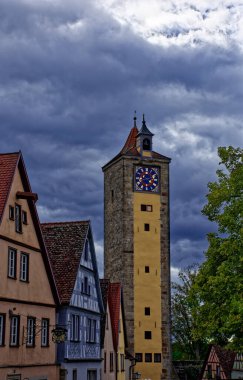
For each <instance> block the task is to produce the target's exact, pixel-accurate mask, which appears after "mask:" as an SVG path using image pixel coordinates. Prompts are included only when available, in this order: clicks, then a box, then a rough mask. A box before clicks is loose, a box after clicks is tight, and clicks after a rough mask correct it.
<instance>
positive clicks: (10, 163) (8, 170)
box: [0, 153, 20, 221]
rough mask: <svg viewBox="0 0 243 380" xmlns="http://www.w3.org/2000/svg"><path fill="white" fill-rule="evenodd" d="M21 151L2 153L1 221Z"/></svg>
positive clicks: (0, 185) (0, 180) (0, 161)
mask: <svg viewBox="0 0 243 380" xmlns="http://www.w3.org/2000/svg"><path fill="white" fill-rule="evenodd" d="M19 156H20V153H6V154H0V221H1V219H2V216H3V212H4V208H5V205H6V202H7V198H8V194H9V191H10V188H11V184H12V180H13V176H14V172H15V168H16V166H17V163H18V160H19Z"/></svg>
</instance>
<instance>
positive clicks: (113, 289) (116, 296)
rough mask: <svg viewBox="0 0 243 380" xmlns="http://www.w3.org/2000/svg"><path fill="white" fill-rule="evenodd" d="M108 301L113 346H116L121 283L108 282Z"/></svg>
mask: <svg viewBox="0 0 243 380" xmlns="http://www.w3.org/2000/svg"><path fill="white" fill-rule="evenodd" d="M108 302H109V306H110V313H111V325H112V334H113V343H114V348H115V349H116V350H117V347H118V334H119V319H120V306H121V284H120V283H118V282H116V283H110V286H109V292H108Z"/></svg>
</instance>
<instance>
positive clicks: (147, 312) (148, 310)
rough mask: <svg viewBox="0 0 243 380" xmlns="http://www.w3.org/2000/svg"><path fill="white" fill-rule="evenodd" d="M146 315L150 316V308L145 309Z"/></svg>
mask: <svg viewBox="0 0 243 380" xmlns="http://www.w3.org/2000/svg"><path fill="white" fill-rule="evenodd" d="M144 315H150V307H145V308H144Z"/></svg>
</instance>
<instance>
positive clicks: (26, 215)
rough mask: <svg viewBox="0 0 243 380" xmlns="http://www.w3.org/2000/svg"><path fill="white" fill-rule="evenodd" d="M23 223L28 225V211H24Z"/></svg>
mask: <svg viewBox="0 0 243 380" xmlns="http://www.w3.org/2000/svg"><path fill="white" fill-rule="evenodd" d="M22 223H23V224H24V225H27V224H28V214H27V211H25V210H22Z"/></svg>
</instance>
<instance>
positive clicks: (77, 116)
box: [0, 1, 243, 267]
mask: <svg viewBox="0 0 243 380" xmlns="http://www.w3.org/2000/svg"><path fill="white" fill-rule="evenodd" d="M80 3H81V2H78V1H70V2H68V3H67V2H61V1H59V2H55V1H53V2H38V1H35V2H28V1H11V2H9V1H1V3H0V41H1V43H0V60H1V65H0V86H1V87H0V132H1V139H0V150H1V151H5V152H6V151H16V150H19V149H22V151H23V154H24V158H25V161H26V164H27V169H28V172H29V175H30V180H31V184H32V187H33V190H34V191H37V192H38V193H39V199H40V200H39V213H40V217H41V220H42V221H47V220H73V219H80V218H85V219H87V218H90V219H91V221H92V224H93V229H94V235H95V239H96V242H97V247H98V248H97V249H98V251H99V255H101V250H102V248H101V246H102V239H103V204H102V202H103V175H102V171H101V167H102V165H104V164H105V163H106V162H107V161H108V160H109V159H111V158H112V157H113V156H114V155H115V154H117V153H118V152H119V150H120V149H121V148H122V145H123V144H124V142H125V139H126V137H127V135H128V133H129V130H130V127H131V126H132V117H133V112H134V110H135V109H137V111H138V119H139V124H140V123H141V114H142V113H143V112H145V113H146V119H147V123H148V126H149V128H150V129H151V130H152V131H153V132H154V133H155V137H154V147H155V149H156V150H157V151H159V152H161V153H162V154H164V155H167V156H169V157H172V163H171V221H172V228H171V231H172V265H173V266H175V267H179V266H184V265H186V264H189V263H191V262H193V261H201V260H202V258H203V251H204V250H205V247H206V240H205V234H206V233H207V232H208V231H210V229H211V228H213V226H211V224H209V223H208V222H207V220H206V219H205V218H204V217H202V216H201V212H200V210H201V208H202V206H203V204H205V194H206V192H207V187H206V184H207V182H208V181H210V180H213V179H214V177H215V170H216V168H217V162H218V158H217V154H216V150H217V146H219V145H229V144H232V145H235V146H237V145H239V144H240V141H241V137H242V135H241V120H242V112H243V111H242V91H243V90H242V70H243V69H242V67H243V65H242V52H241V51H240V50H239V49H238V48H237V46H235V45H233V44H232V45H229V47H228V48H219V47H215V46H213V45H210V44H208V45H205V44H200V45H199V46H196V47H193V48H190V47H189V46H187V47H176V46H173V47H169V48H165V47H162V46H158V45H151V44H150V43H148V42H147V41H146V40H144V39H142V38H141V37H138V36H137V35H135V33H134V32H132V30H131V29H130V28H129V27H127V26H124V25H121V24H119V23H118V22H117V21H115V20H114V19H113V18H112V16H111V15H108V14H107V13H105V11H104V10H103V9H101V8H100V7H98V5H95V4H96V3H95V2H88V1H87V2H84V1H83V2H82V3H81V4H80Z"/></svg>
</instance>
